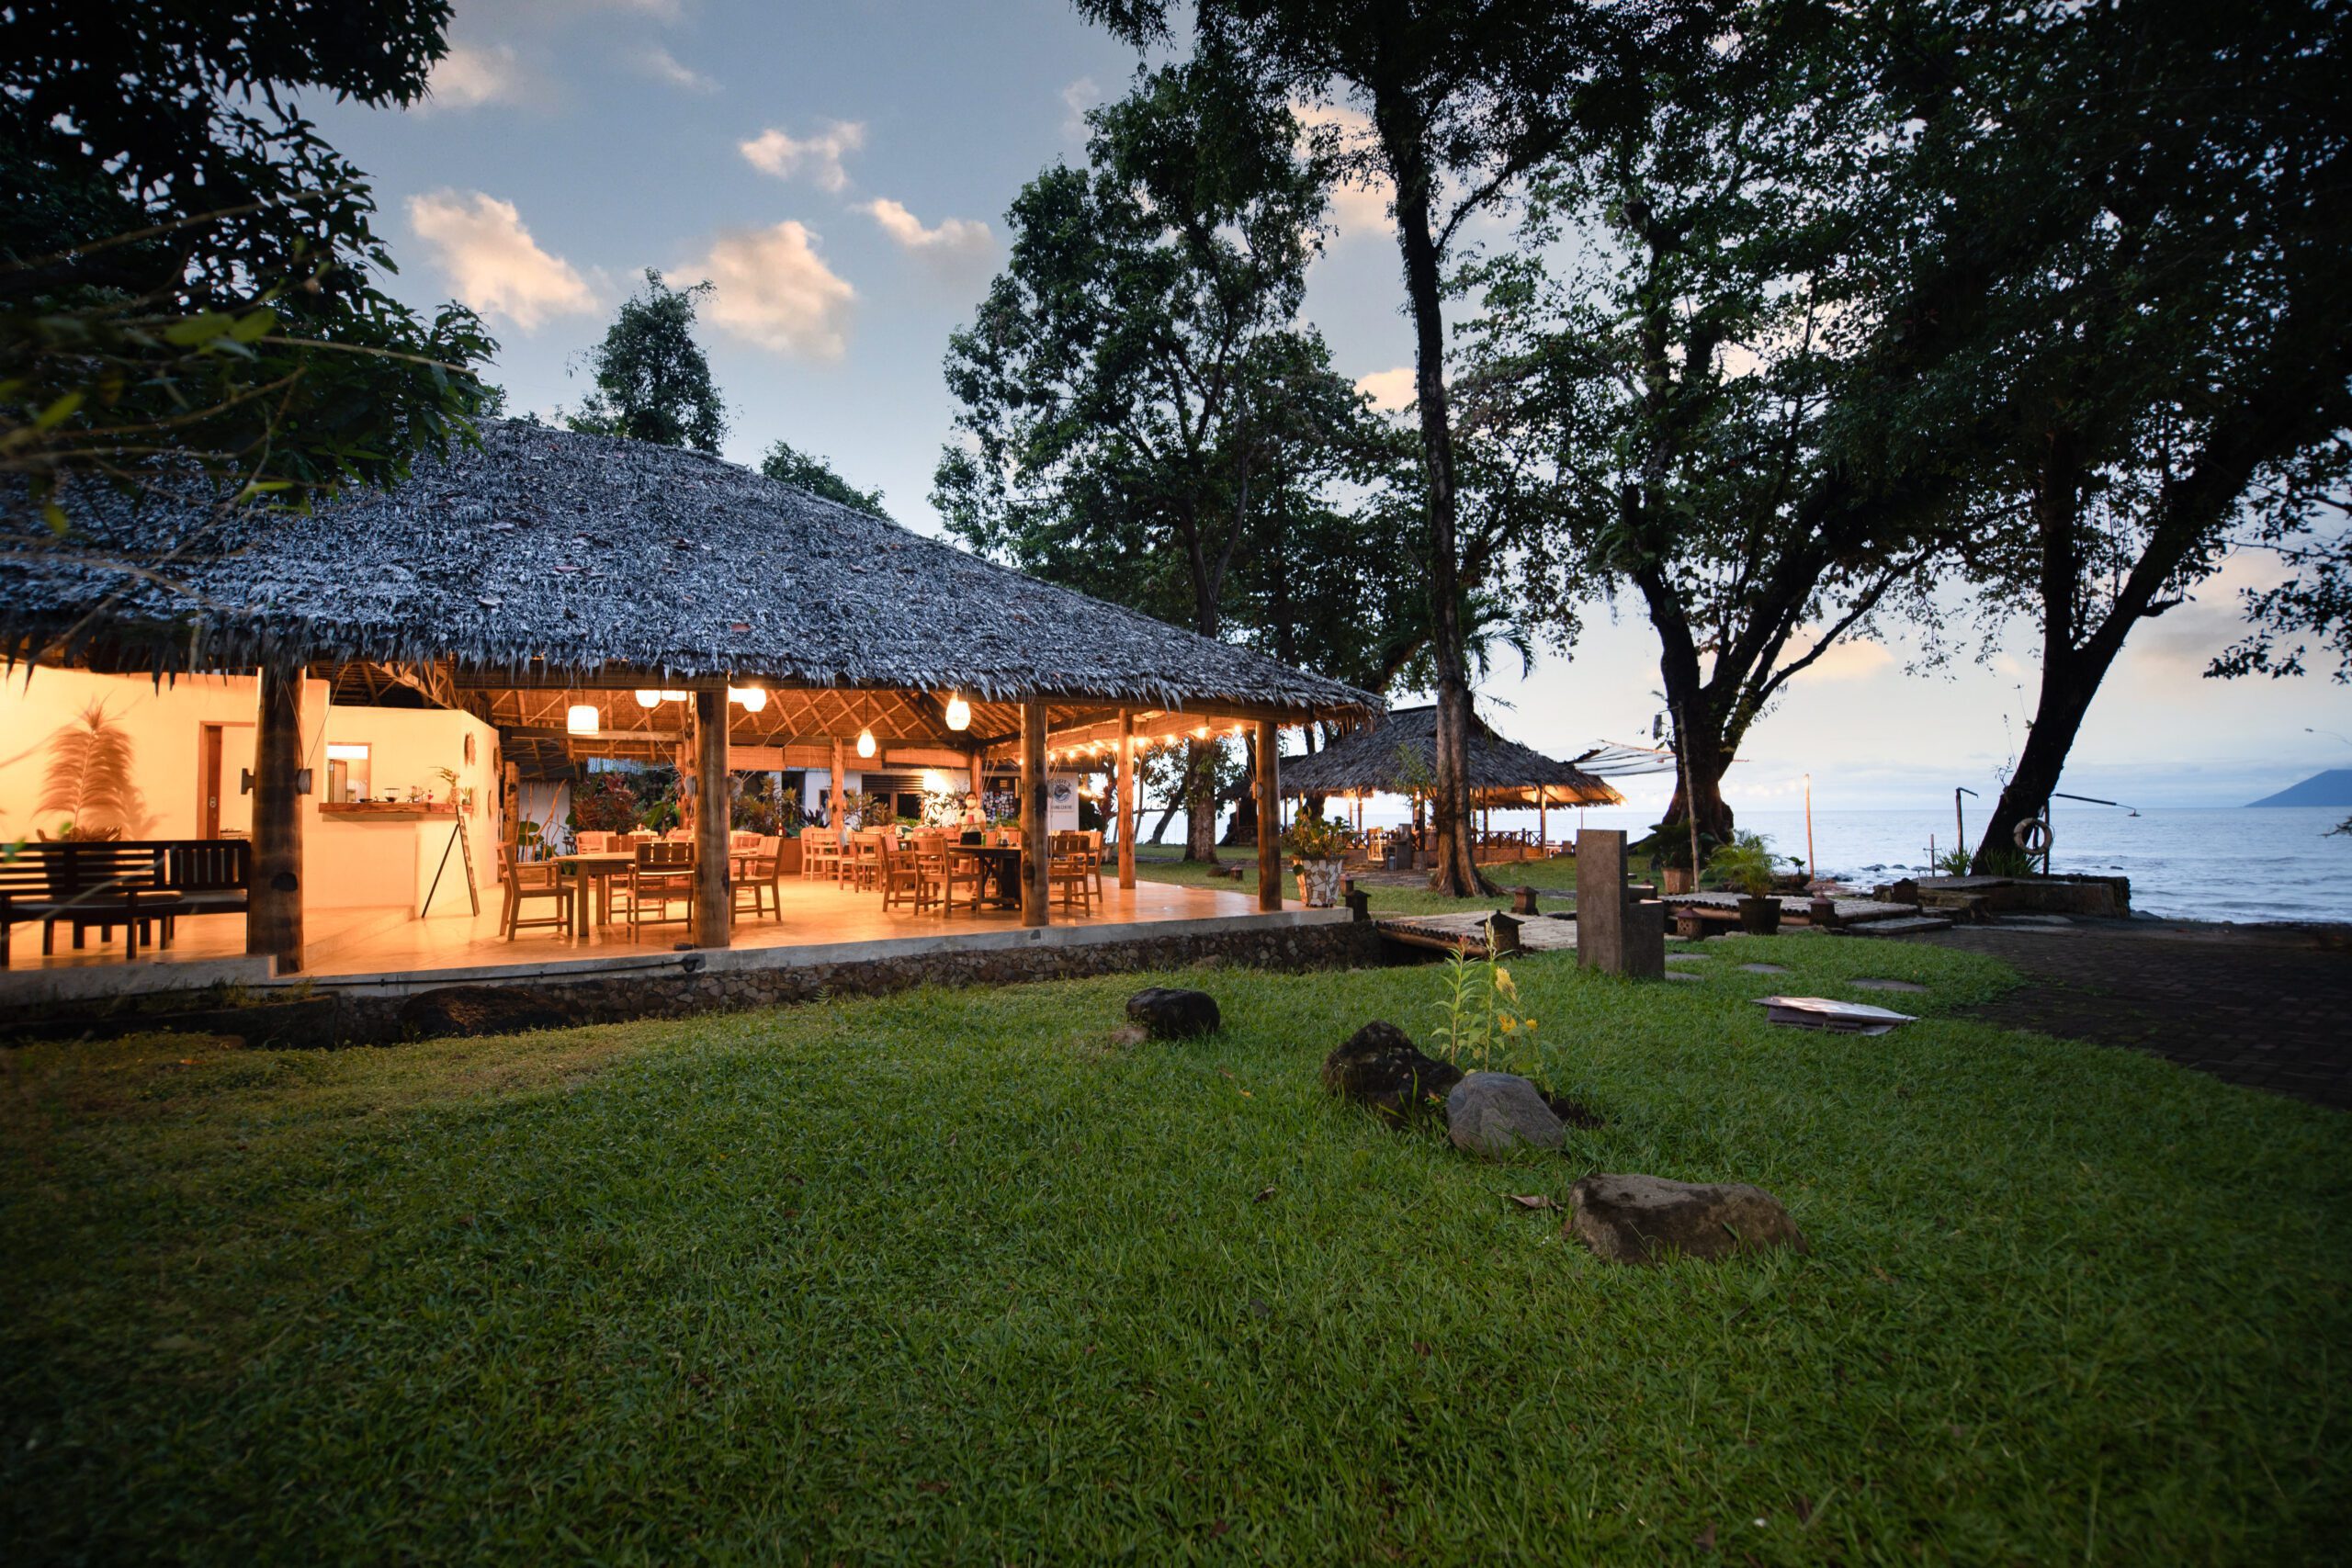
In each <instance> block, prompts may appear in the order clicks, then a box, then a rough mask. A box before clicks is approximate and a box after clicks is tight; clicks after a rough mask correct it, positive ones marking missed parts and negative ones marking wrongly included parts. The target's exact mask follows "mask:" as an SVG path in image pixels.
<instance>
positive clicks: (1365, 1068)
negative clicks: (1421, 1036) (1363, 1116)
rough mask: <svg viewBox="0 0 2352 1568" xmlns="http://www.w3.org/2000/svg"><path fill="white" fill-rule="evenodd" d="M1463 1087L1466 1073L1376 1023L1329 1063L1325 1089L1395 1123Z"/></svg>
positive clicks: (1354, 1036) (1357, 1034)
mask: <svg viewBox="0 0 2352 1568" xmlns="http://www.w3.org/2000/svg"><path fill="white" fill-rule="evenodd" d="M1461 1081H1462V1069H1461V1068H1459V1067H1457V1066H1454V1065H1453V1063H1451V1062H1441V1061H1439V1060H1438V1059H1437V1058H1436V1057H1434V1056H1425V1055H1422V1054H1421V1050H1420V1047H1419V1046H1418V1045H1415V1044H1414V1043H1413V1041H1412V1037H1411V1036H1410V1035H1408V1034H1407V1033H1406V1032H1404V1031H1403V1030H1401V1029H1399V1028H1397V1026H1396V1025H1395V1024H1393V1023H1387V1022H1384V1021H1379V1020H1376V1019H1375V1020H1374V1021H1372V1022H1370V1023H1367V1024H1365V1025H1364V1026H1363V1028H1362V1029H1359V1030H1357V1031H1356V1032H1354V1033H1353V1034H1351V1035H1350V1036H1348V1039H1347V1042H1346V1043H1344V1044H1342V1045H1341V1046H1340V1048H1339V1049H1338V1050H1336V1051H1334V1052H1332V1053H1331V1054H1330V1055H1328V1056H1326V1057H1324V1058H1323V1087H1324V1088H1325V1089H1329V1090H1330V1091H1331V1092H1332V1093H1333V1094H1336V1095H1339V1096H1340V1097H1341V1098H1342V1099H1346V1100H1354V1101H1355V1102H1356V1103H1357V1104H1359V1105H1367V1106H1370V1107H1371V1108H1372V1109H1373V1110H1374V1111H1379V1112H1380V1113H1381V1114H1382V1115H1384V1116H1386V1117H1388V1118H1390V1119H1391V1120H1402V1119H1403V1118H1405V1117H1408V1116H1410V1115H1411V1114H1412V1113H1413V1112H1414V1111H1418V1110H1419V1109H1421V1108H1422V1107H1423V1106H1425V1105H1427V1104H1428V1103H1429V1101H1430V1100H1434V1099H1436V1098H1438V1097H1439V1096H1441V1095H1442V1094H1444V1093H1445V1091H1446V1090H1448V1089H1452V1088H1453V1086H1454V1085H1455V1084H1458V1083H1460V1082H1461Z"/></svg>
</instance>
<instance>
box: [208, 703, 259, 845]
mask: <svg viewBox="0 0 2352 1568" xmlns="http://www.w3.org/2000/svg"><path fill="white" fill-rule="evenodd" d="M253 765H254V727H253V726H252V725H250V724H208V725H206V726H205V727H204V733H203V735H202V738H201V739H199V741H198V762H197V778H198V781H199V784H200V786H201V789H202V794H201V795H199V796H198V802H197V805H198V813H197V827H198V831H199V832H200V833H201V835H202V836H203V837H205V838H208V839H249V838H251V837H253V830H254V797H253V796H252V795H246V794H245V793H243V791H242V790H240V789H239V788H238V787H237V786H238V784H240V782H242V781H243V777H244V774H245V772H246V770H248V769H250V768H251V767H252V766H253Z"/></svg>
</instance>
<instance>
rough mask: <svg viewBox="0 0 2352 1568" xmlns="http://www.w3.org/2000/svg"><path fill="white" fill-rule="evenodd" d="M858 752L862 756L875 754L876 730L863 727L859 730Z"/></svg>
mask: <svg viewBox="0 0 2352 1568" xmlns="http://www.w3.org/2000/svg"><path fill="white" fill-rule="evenodd" d="M857 754H858V755H859V756H861V757H871V756H872V755H874V731H872V730H870V729H861V730H859V731H858V732H857Z"/></svg>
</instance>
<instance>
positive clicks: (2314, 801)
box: [2248, 768, 2352, 806]
mask: <svg viewBox="0 0 2352 1568" xmlns="http://www.w3.org/2000/svg"><path fill="white" fill-rule="evenodd" d="M2248 805H2249V806H2352V768H2330V769H2328V770H2327V772H2325V773H2313V774H2312V776H2311V777H2309V778H2307V779H2305V780H2304V781H2303V782H2302V783H2301V784H2289V785H2288V786H2287V787H2286V788H2285V789H2282V790H2280V791H2279V792H2278V794H2277V795H2264V796H2263V797H2262V798H2261V799H2260V800H2256V801H2250V802H2248Z"/></svg>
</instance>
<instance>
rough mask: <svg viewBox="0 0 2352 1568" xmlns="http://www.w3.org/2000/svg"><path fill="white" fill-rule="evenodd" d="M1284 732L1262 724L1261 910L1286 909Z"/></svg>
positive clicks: (1260, 737)
mask: <svg viewBox="0 0 2352 1568" xmlns="http://www.w3.org/2000/svg"><path fill="white" fill-rule="evenodd" d="M1280 742H1281V731H1279V730H1277V729H1276V728H1274V725H1273V721H1272V720H1271V719H1262V718H1261V719H1260V720H1259V721H1258V908H1261V909H1267V910H1272V909H1279V908H1282V907H1283V851H1282V820H1283V784H1282V772H1283V768H1282V757H1281V755H1280V752H1281V750H1282V748H1281V744H1280Z"/></svg>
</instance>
